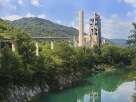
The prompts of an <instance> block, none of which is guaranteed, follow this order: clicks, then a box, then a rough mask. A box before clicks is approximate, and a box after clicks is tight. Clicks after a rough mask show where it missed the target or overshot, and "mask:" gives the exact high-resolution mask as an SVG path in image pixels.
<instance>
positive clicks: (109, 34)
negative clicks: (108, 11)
mask: <svg viewBox="0 0 136 102" xmlns="http://www.w3.org/2000/svg"><path fill="white" fill-rule="evenodd" d="M131 29H132V22H131V21H127V20H123V19H120V18H119V17H118V15H117V14H114V15H111V17H110V18H109V19H106V18H103V20H102V37H105V38H124V39H127V38H128V36H129V35H130V30H131Z"/></svg>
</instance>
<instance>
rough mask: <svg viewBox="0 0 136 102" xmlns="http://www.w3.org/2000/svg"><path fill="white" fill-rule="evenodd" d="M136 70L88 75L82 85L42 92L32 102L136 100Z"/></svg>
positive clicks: (111, 101)
mask: <svg viewBox="0 0 136 102" xmlns="http://www.w3.org/2000/svg"><path fill="white" fill-rule="evenodd" d="M135 87H136V71H134V70H129V69H127V70H117V71H115V72H110V73H99V74H95V75H90V76H88V77H87V78H86V79H85V80H84V81H83V82H82V83H81V84H80V85H78V86H73V87H71V88H67V89H64V90H56V91H53V92H49V93H42V94H40V95H38V96H37V97H35V99H34V100H32V102H136V94H135V92H136V91H135Z"/></svg>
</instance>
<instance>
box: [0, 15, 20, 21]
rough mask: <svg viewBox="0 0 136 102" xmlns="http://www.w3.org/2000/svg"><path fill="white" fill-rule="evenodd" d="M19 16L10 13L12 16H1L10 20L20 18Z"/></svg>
mask: <svg viewBox="0 0 136 102" xmlns="http://www.w3.org/2000/svg"><path fill="white" fill-rule="evenodd" d="M21 18H22V16H18V15H12V16H5V17H2V19H5V20H10V21H14V20H17V19H21Z"/></svg>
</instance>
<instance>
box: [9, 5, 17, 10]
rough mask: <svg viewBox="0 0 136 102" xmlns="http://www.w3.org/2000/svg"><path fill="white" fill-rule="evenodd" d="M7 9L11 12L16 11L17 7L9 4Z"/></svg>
mask: <svg viewBox="0 0 136 102" xmlns="http://www.w3.org/2000/svg"><path fill="white" fill-rule="evenodd" d="M9 8H10V9H13V10H16V8H17V6H13V5H11V4H9Z"/></svg>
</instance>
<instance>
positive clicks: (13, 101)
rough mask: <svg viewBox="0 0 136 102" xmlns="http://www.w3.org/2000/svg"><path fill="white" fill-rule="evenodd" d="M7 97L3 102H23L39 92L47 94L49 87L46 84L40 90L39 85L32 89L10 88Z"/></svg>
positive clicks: (23, 87) (24, 87) (26, 87)
mask: <svg viewBox="0 0 136 102" xmlns="http://www.w3.org/2000/svg"><path fill="white" fill-rule="evenodd" d="M8 90H9V95H8V96H7V99H6V100H3V102H25V101H29V100H31V99H32V97H34V96H36V95H37V94H39V93H40V92H48V91H49V87H48V85H47V84H45V85H43V86H42V88H41V87H40V86H39V85H35V86H33V87H28V86H12V89H11V88H9V89H8Z"/></svg>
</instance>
